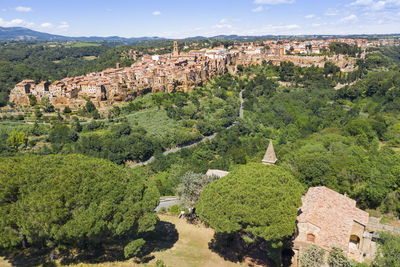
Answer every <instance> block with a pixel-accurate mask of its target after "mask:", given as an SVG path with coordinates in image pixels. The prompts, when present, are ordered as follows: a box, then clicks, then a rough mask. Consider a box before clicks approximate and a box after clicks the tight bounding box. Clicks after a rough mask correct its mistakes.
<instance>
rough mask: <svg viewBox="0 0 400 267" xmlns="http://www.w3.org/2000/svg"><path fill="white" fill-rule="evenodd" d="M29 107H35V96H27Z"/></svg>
mask: <svg viewBox="0 0 400 267" xmlns="http://www.w3.org/2000/svg"><path fill="white" fill-rule="evenodd" d="M29 105H31V106H32V107H33V106H36V105H37V99H36V96H34V95H29Z"/></svg>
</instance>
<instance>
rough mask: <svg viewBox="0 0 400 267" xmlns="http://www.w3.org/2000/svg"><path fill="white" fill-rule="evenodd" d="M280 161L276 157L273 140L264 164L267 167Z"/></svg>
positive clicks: (270, 142) (270, 141)
mask: <svg viewBox="0 0 400 267" xmlns="http://www.w3.org/2000/svg"><path fill="white" fill-rule="evenodd" d="M277 161H278V159H277V158H276V155H275V150H274V145H273V144H272V140H269V145H268V148H267V152H265V155H264V158H263V160H262V163H264V164H265V165H271V164H275V163H276V162H277Z"/></svg>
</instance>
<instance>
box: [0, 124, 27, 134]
mask: <svg viewBox="0 0 400 267" xmlns="http://www.w3.org/2000/svg"><path fill="white" fill-rule="evenodd" d="M30 128H32V125H30V124H27V123H23V122H18V121H16V122H14V121H1V122H0V134H1V133H9V132H12V131H14V130H15V131H23V132H25V131H27V130H28V129H30Z"/></svg>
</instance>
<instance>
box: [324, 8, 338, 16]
mask: <svg viewBox="0 0 400 267" xmlns="http://www.w3.org/2000/svg"><path fill="white" fill-rule="evenodd" d="M339 13H340V12H339V10H337V9H334V8H330V9H328V10H327V11H326V12H325V16H330V17H332V16H337V15H339Z"/></svg>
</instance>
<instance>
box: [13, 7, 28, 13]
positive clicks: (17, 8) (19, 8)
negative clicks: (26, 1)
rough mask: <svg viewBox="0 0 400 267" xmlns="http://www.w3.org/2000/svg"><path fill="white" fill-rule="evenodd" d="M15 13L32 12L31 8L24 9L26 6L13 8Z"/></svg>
mask: <svg viewBox="0 0 400 267" xmlns="http://www.w3.org/2000/svg"><path fill="white" fill-rule="evenodd" d="M15 11H18V12H32V8H30V7H26V6H17V7H16V8H15Z"/></svg>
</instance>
